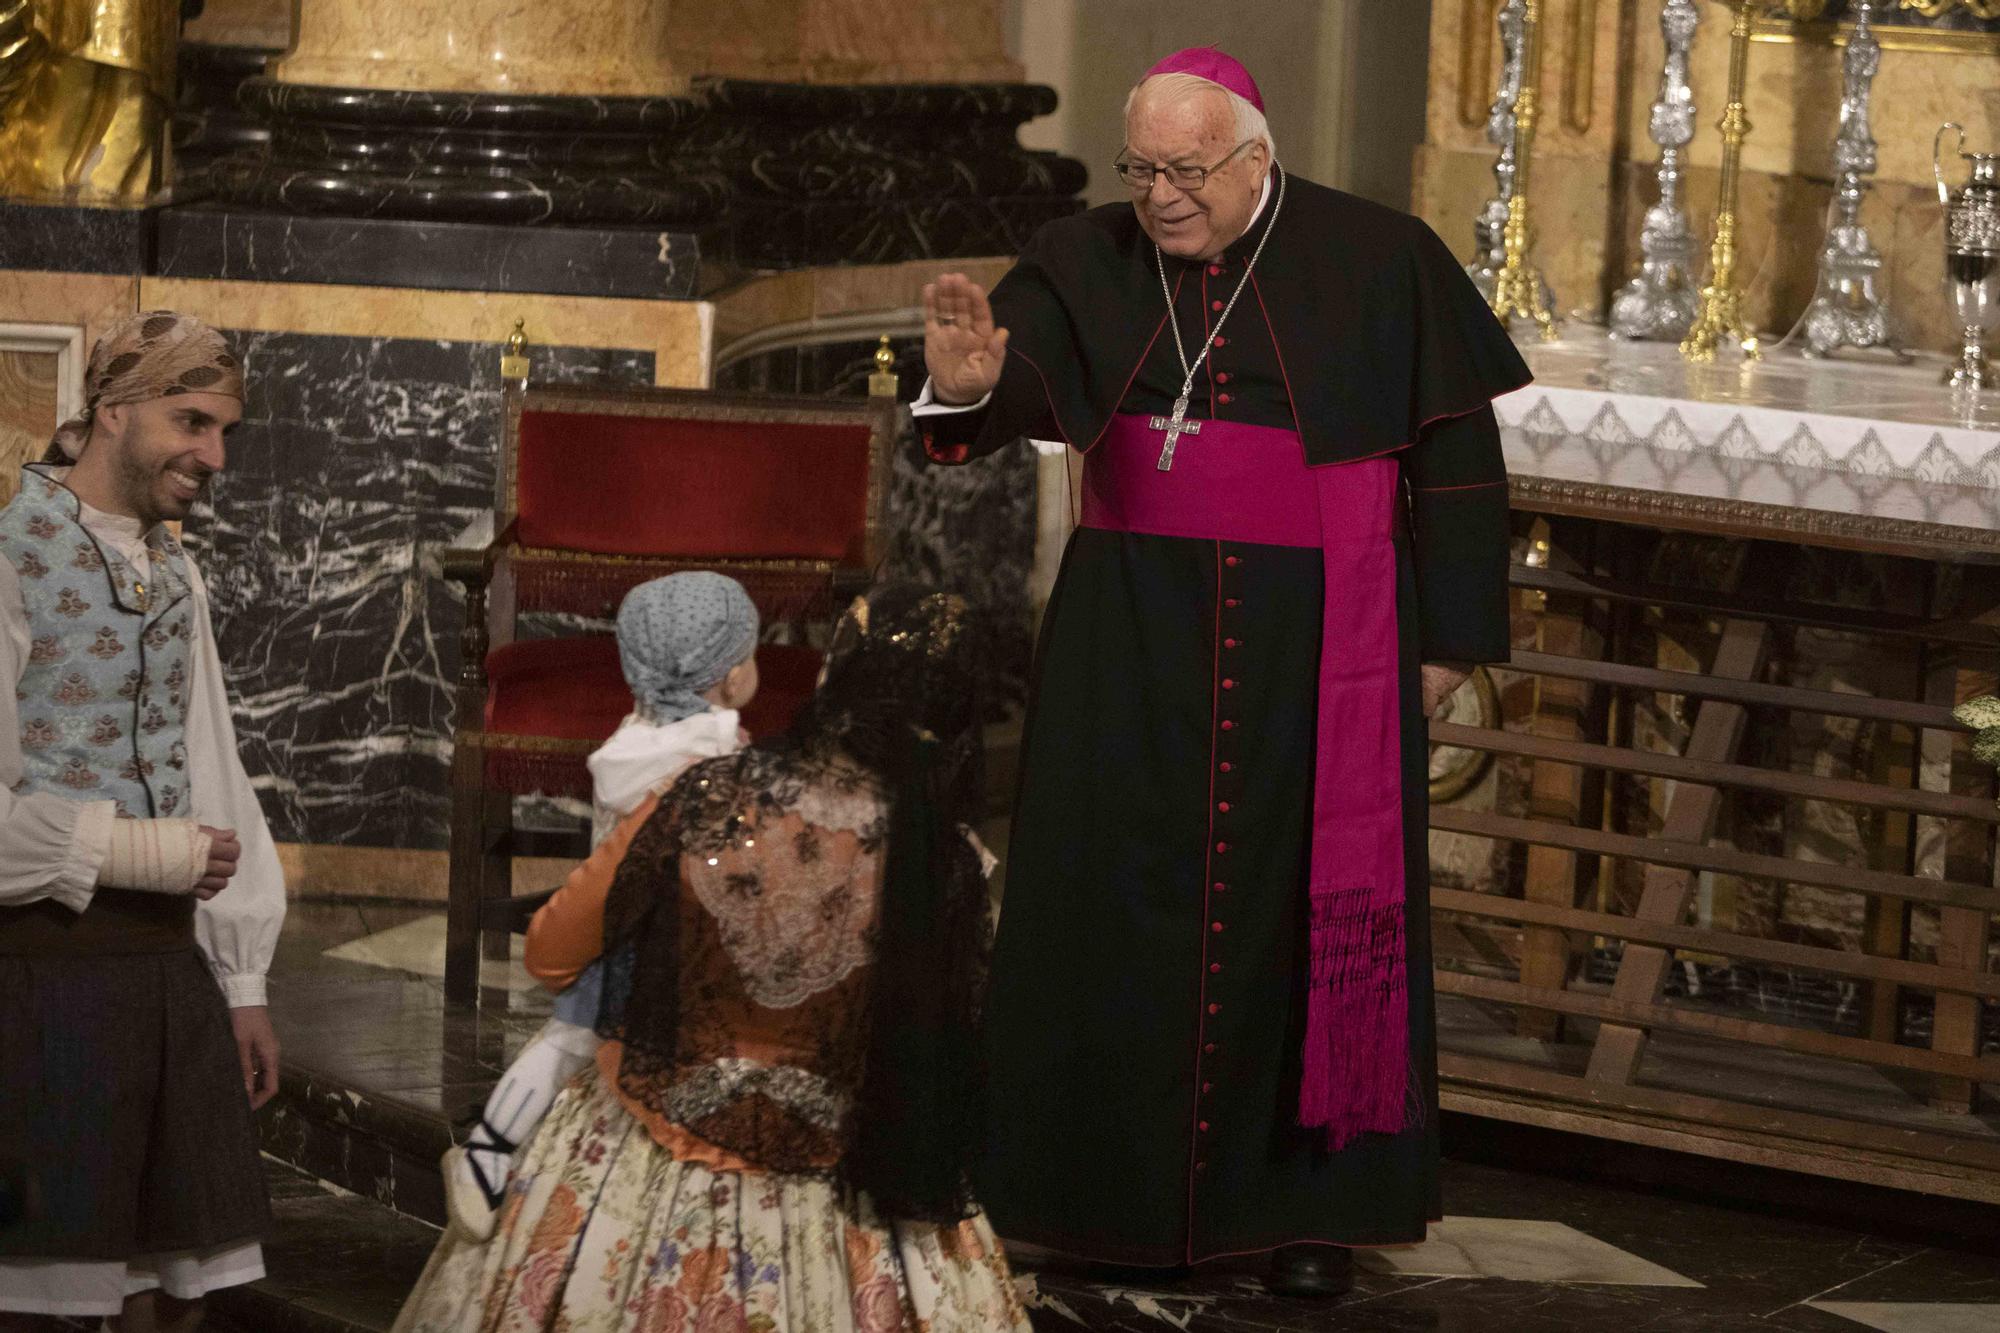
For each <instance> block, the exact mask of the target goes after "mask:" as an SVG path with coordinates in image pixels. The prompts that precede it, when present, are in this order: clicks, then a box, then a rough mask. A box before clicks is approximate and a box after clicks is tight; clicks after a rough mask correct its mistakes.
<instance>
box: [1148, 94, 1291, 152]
mask: <svg viewBox="0 0 2000 1333" xmlns="http://www.w3.org/2000/svg"><path fill="white" fill-rule="evenodd" d="M1142 92H1143V93H1145V94H1146V96H1147V97H1148V98H1153V99H1158V100H1160V101H1162V102H1166V103H1168V104H1172V103H1175V102H1181V101H1186V100H1187V99H1189V98H1191V97H1195V96H1198V95H1200V94H1204V93H1221V94H1222V95H1223V96H1224V97H1227V98H1228V99H1229V109H1230V110H1231V111H1233V112H1234V113H1235V115H1236V142H1237V143H1242V142H1243V141H1245V140H1246V139H1262V140H1263V141H1264V147H1265V149H1266V150H1267V151H1268V152H1269V153H1270V154H1271V160H1272V161H1273V162H1275V161H1277V160H1278V141H1277V140H1276V139H1273V138H1272V137H1271V123H1270V122H1269V121H1267V120H1265V119H1264V113H1263V112H1261V111H1259V110H1258V109H1257V108H1256V107H1255V106H1253V105H1251V103H1250V100H1249V99H1248V98H1246V97H1243V96H1241V95H1240V94H1238V93H1233V92H1231V91H1230V90H1229V89H1227V88H1225V87H1223V86H1222V85H1221V84H1219V83H1212V82H1210V81H1209V80H1207V79H1204V78H1202V77H1201V76H1200V75H1199V74H1188V73H1185V72H1179V71H1177V72H1175V73H1172V74H1155V75H1154V76H1153V77H1152V78H1150V79H1142V80H1141V81H1140V82H1139V83H1138V84H1137V85H1136V86H1135V87H1134V88H1133V89H1132V91H1131V92H1129V93H1127V94H1126V95H1125V120H1126V123H1127V124H1129V123H1131V120H1132V108H1133V107H1135V106H1137V105H1139V94H1140V93H1142Z"/></svg>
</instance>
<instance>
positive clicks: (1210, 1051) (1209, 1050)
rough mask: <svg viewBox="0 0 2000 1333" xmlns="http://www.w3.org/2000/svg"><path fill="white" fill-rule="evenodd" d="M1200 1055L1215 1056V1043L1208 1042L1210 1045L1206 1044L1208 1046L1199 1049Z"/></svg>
mask: <svg viewBox="0 0 2000 1333" xmlns="http://www.w3.org/2000/svg"><path fill="white" fill-rule="evenodd" d="M1201 1053H1202V1054H1203V1055H1214V1054H1215V1043H1214V1042H1210V1043H1208V1045H1206V1046H1204V1047H1202V1048H1201Z"/></svg>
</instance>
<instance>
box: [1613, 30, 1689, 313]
mask: <svg viewBox="0 0 2000 1333" xmlns="http://www.w3.org/2000/svg"><path fill="white" fill-rule="evenodd" d="M1700 26H1701V13H1700V11H1699V9H1698V8H1697V6H1696V5H1695V0H1666V3H1665V4H1664V5H1663V6H1661V9H1660V31H1661V32H1662V33H1664V34H1665V35H1666V39H1667V63H1666V67H1665V69H1664V70H1663V71H1662V72H1661V75H1660V97H1659V100H1658V101H1656V102H1654V103H1653V115H1652V119H1651V121H1650V123H1649V124H1648V126H1647V129H1648V132H1649V133H1650V134H1651V135H1652V139H1653V142H1654V143H1656V144H1658V145H1659V146H1660V172H1659V181H1660V201H1659V202H1658V203H1656V204H1654V205H1653V206H1652V207H1651V208H1649V209H1647V210H1646V222H1645V225H1644V226H1643V227H1642V228H1641V229H1640V232H1639V250H1640V253H1641V255H1642V256H1643V258H1642V260H1641V261H1640V266H1639V275H1638V276H1637V277H1635V278H1633V279H1632V281H1631V282H1629V283H1627V284H1626V285H1625V286H1624V287H1623V288H1622V289H1621V290H1620V291H1619V293H1618V295H1617V296H1616V297H1615V298H1614V299H1613V300H1612V302H1611V331H1612V332H1613V333H1614V334H1617V335H1618V336H1619V337H1621V338H1660V339H1666V340H1668V341H1672V342H1679V341H1680V340H1681V339H1682V338H1683V337H1685V336H1686V335H1687V331H1688V328H1689V326H1691V325H1692V324H1693V323H1694V312H1695V306H1696V305H1697V304H1698V303H1699V300H1700V294H1699V292H1698V291H1697V289H1696V285H1695V280H1694V262H1695V254H1696V249H1697V247H1696V245H1695V239H1694V231H1693V229H1692V228H1691V227H1690V226H1689V225H1688V215H1687V208H1686V207H1685V206H1684V205H1683V204H1682V202H1681V185H1682V182H1683V179H1684V166H1685V153H1686V149H1687V146H1688V144H1689V143H1690V142H1691V141H1692V140H1693V139H1694V120H1695V105H1694V89H1693V88H1692V87H1690V86H1689V83H1688V64H1689V60H1690V57H1691V53H1692V51H1693V49H1694V34H1695V29H1696V28H1698V27H1700Z"/></svg>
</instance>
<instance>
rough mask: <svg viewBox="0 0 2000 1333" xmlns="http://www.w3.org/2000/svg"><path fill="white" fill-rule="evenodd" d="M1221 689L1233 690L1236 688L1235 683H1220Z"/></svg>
mask: <svg viewBox="0 0 2000 1333" xmlns="http://www.w3.org/2000/svg"><path fill="white" fill-rule="evenodd" d="M1222 688H1223V689H1225V690H1233V689H1235V688H1236V682H1235V681H1233V680H1225V681H1223V682H1222Z"/></svg>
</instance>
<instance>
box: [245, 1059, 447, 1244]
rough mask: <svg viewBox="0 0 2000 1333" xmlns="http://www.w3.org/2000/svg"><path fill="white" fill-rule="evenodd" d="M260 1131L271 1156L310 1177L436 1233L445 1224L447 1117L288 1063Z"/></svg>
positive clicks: (265, 1111)
mask: <svg viewBox="0 0 2000 1333" xmlns="http://www.w3.org/2000/svg"><path fill="white" fill-rule="evenodd" d="M258 1133H259V1138H260V1140H261V1146H262V1147H263V1149H264V1151H265V1153H266V1154H268V1155H269V1156H270V1157H272V1158H275V1159H276V1160H277V1161H279V1162H281V1163H284V1164H285V1165H287V1166H290V1167H292V1168H294V1169H295V1170H296V1171H297V1172H298V1173H299V1174H301V1175H303V1176H305V1177H307V1178H309V1179H314V1180H318V1181H323V1182H325V1183H326V1184H328V1185H332V1186H334V1187H336V1188H338V1189H340V1190H343V1191H346V1192H347V1193H350V1194H354V1195H358V1196H360V1197H361V1198H362V1199H364V1200H367V1201H369V1202H370V1203H372V1204H374V1205H377V1206H381V1207H384V1208H389V1209H393V1210H395V1211H396V1212H397V1213H400V1214H402V1215H404V1216H406V1217H410V1218H413V1219H416V1220H418V1221H420V1222H427V1223H429V1224H430V1225H431V1226H433V1227H442V1226H443V1225H444V1223H445V1208H444V1179H443V1176H442V1175H441V1174H440V1173H439V1170H438V1158H439V1157H440V1156H442V1155H443V1153H444V1151H445V1149H447V1148H449V1147H450V1146H451V1144H452V1129H451V1123H450V1120H449V1119H448V1118H447V1117H445V1116H444V1115H441V1114H439V1113H437V1112H435V1111H432V1110H427V1109H424V1108H422V1107H418V1106H413V1105H411V1104H409V1103H407V1102H402V1101H398V1100H397V1099H395V1098H393V1097H389V1096H383V1095H380V1094H376V1093H372V1092H369V1091H367V1090H365V1089H361V1088H357V1087H354V1086H352V1085H351V1084H348V1083H346V1082H343V1081H341V1080H339V1079H334V1078H330V1077H327V1076H324V1075H321V1074H318V1073H314V1072H311V1071H308V1070H303V1069H299V1068H296V1067H293V1066H290V1065H287V1066H286V1067H285V1069H284V1071H283V1073H282V1074H281V1076H280V1078H279V1085H278V1095H277V1096H276V1097H274V1098H273V1099H272V1100H271V1104H270V1105H269V1106H266V1107H265V1108H264V1110H263V1112H262V1113H261V1114H260V1116H259V1117H258Z"/></svg>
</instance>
